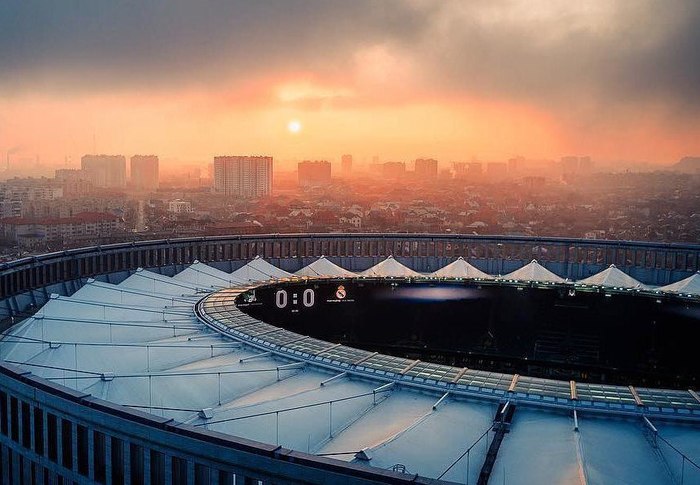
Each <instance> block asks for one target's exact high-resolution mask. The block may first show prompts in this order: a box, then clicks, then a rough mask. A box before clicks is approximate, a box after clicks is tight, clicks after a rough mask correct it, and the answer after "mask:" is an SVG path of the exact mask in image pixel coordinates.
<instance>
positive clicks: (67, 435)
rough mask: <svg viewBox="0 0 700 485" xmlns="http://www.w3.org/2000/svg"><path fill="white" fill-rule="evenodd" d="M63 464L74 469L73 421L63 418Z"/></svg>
mask: <svg viewBox="0 0 700 485" xmlns="http://www.w3.org/2000/svg"><path fill="white" fill-rule="evenodd" d="M61 448H62V452H63V453H62V456H61V464H62V465H63V466H64V467H66V468H68V469H69V470H72V469H73V423H71V422H70V421H68V420H67V419H61Z"/></svg>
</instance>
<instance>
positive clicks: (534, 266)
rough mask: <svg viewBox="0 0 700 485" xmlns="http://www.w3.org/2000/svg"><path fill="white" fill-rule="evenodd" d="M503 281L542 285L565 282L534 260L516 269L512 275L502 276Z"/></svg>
mask: <svg viewBox="0 0 700 485" xmlns="http://www.w3.org/2000/svg"><path fill="white" fill-rule="evenodd" d="M503 279H506V280H517V281H540V282H544V283H563V282H564V281H565V280H564V278H561V277H559V276H558V275H556V274H554V273H552V272H551V271H549V270H548V269H547V268H545V267H544V266H542V265H541V264H540V263H538V262H537V260H536V259H533V260H532V261H531V262H529V263H528V264H526V265H525V266H523V267H522V268H519V269H516V270H515V271H513V272H512V273H508V274H507V275H505V276H503Z"/></svg>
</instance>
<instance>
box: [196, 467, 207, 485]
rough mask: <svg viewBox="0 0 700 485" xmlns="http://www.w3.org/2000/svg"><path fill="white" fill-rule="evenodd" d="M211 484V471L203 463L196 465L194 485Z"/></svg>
mask: <svg viewBox="0 0 700 485" xmlns="http://www.w3.org/2000/svg"><path fill="white" fill-rule="evenodd" d="M210 483H211V469H210V468H209V467H208V466H206V465H202V464H201V463H195V465H194V485H209V484H210Z"/></svg>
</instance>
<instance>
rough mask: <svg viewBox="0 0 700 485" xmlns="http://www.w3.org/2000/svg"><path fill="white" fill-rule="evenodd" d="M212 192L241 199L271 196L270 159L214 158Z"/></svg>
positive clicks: (245, 157) (243, 157)
mask: <svg viewBox="0 0 700 485" xmlns="http://www.w3.org/2000/svg"><path fill="white" fill-rule="evenodd" d="M214 190H215V191H216V192H217V193H220V194H224V195H233V196H238V197H243V198H256V197H267V196H269V195H272V157H247V156H221V157H214Z"/></svg>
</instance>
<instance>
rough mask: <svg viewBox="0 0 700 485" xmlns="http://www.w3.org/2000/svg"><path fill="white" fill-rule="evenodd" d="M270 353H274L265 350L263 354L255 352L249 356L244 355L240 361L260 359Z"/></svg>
mask: <svg viewBox="0 0 700 485" xmlns="http://www.w3.org/2000/svg"><path fill="white" fill-rule="evenodd" d="M269 355H272V352H263V353H262V354H255V355H251V356H249V357H242V358H241V359H240V360H239V361H238V362H248V361H249V360H254V359H260V358H262V357H267V356H269Z"/></svg>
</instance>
